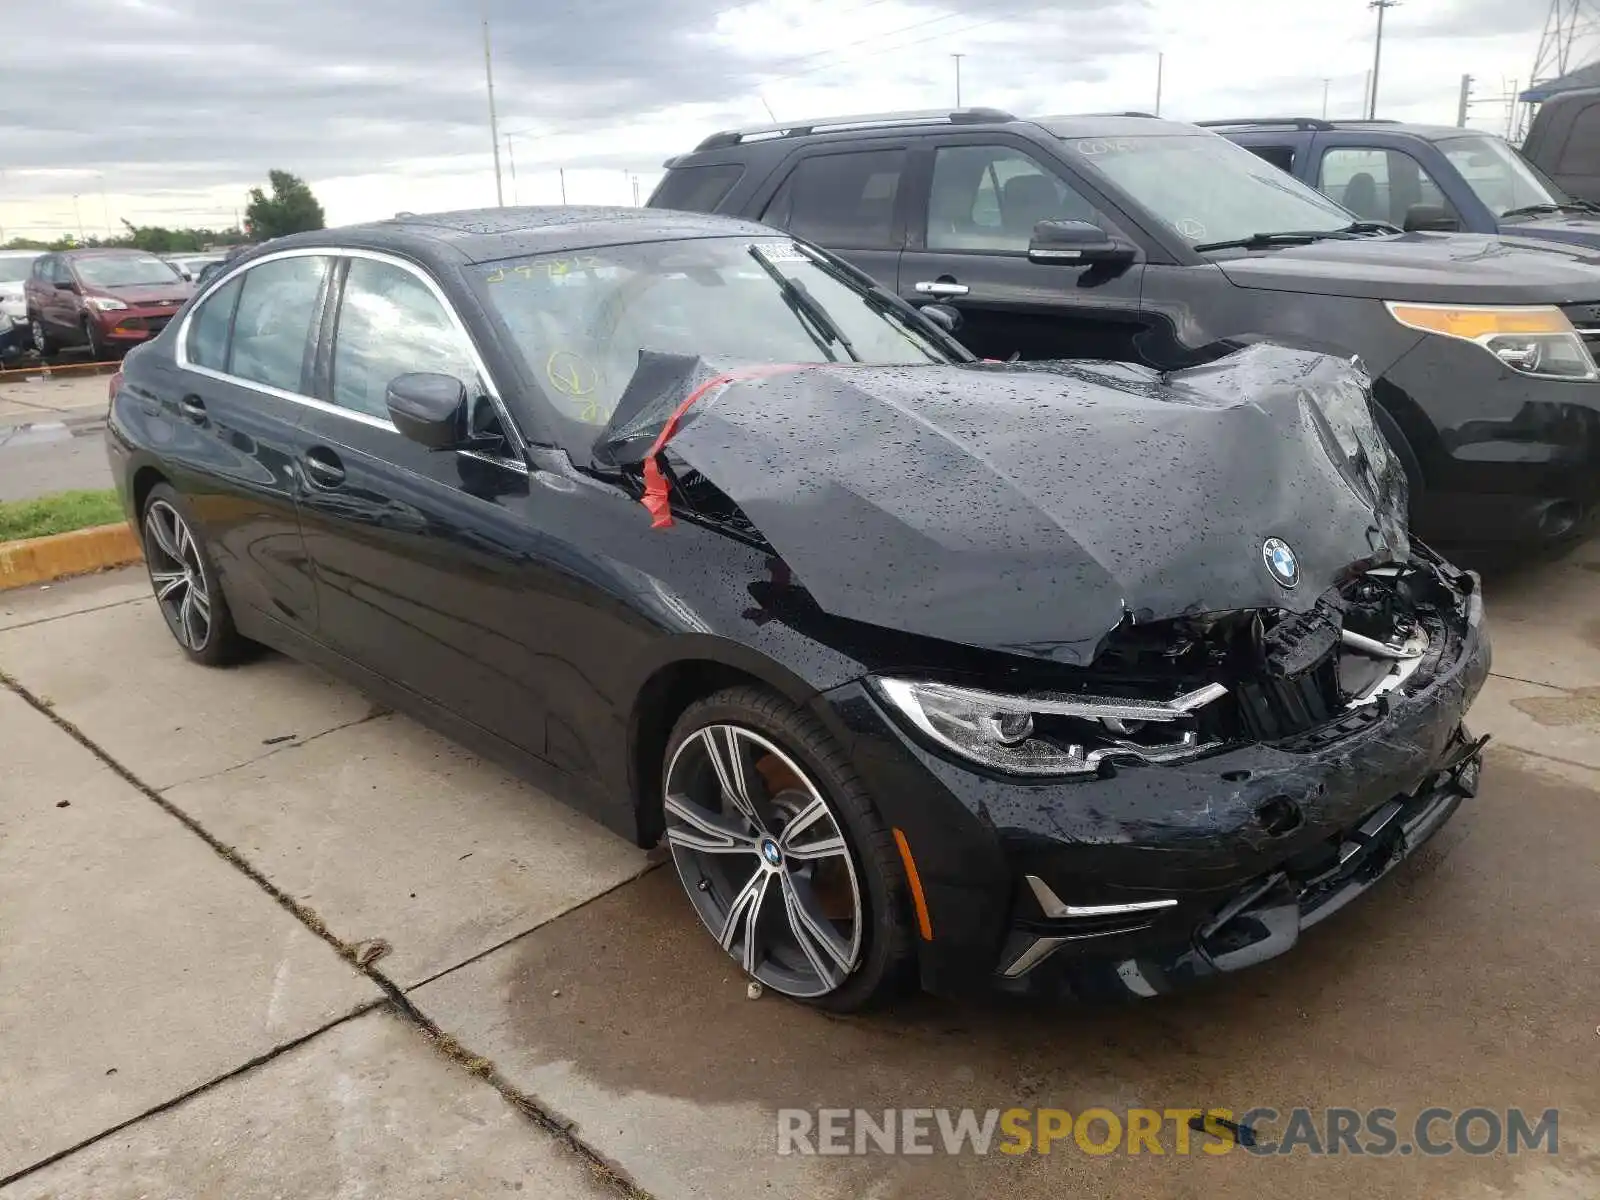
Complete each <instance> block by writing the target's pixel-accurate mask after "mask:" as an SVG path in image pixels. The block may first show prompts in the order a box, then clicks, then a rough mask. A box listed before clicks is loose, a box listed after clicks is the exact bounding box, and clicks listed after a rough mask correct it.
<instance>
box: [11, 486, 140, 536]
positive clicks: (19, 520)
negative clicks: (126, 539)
mask: <svg viewBox="0 0 1600 1200" xmlns="http://www.w3.org/2000/svg"><path fill="white" fill-rule="evenodd" d="M124 520H126V517H125V516H124V514H123V512H122V502H121V501H120V500H118V499H117V493H116V492H115V491H113V490H111V489H109V488H108V489H106V490H105V491H75V492H57V493H56V494H55V495H53V496H40V497H39V498H38V499H36V500H0V542H12V541H17V540H20V539H22V538H35V537H44V536H45V535H46V534H48V533H67V532H70V531H71V530H74V529H89V528H91V527H93V526H95V525H116V524H118V523H120V522H122V521H124Z"/></svg>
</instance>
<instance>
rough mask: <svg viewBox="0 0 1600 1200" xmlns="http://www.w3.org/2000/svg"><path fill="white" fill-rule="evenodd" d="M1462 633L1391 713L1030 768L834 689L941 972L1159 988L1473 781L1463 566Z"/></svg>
mask: <svg viewBox="0 0 1600 1200" xmlns="http://www.w3.org/2000/svg"><path fill="white" fill-rule="evenodd" d="M1469 586H1470V588H1471V590H1470V593H1469V594H1467V595H1465V597H1464V604H1463V606H1462V607H1463V610H1464V611H1463V614H1462V618H1461V619H1460V623H1459V626H1458V628H1457V630H1456V632H1457V634H1458V635H1459V636H1458V638H1457V639H1456V640H1455V645H1454V650H1455V653H1454V655H1453V657H1452V659H1451V661H1449V662H1444V663H1439V664H1437V665H1436V667H1435V668H1434V670H1433V672H1432V674H1431V676H1430V677H1429V678H1428V679H1427V680H1426V681H1425V682H1421V683H1420V684H1419V686H1417V687H1416V688H1415V689H1413V690H1411V691H1409V692H1407V693H1404V694H1401V693H1398V692H1396V693H1394V694H1391V695H1389V696H1386V697H1385V703H1384V706H1383V711H1382V712H1381V715H1379V716H1377V717H1376V719H1372V718H1370V717H1369V718H1368V719H1366V720H1364V721H1363V722H1361V723H1359V724H1354V723H1353V724H1352V726H1351V730H1350V732H1349V733H1348V734H1345V735H1343V736H1337V737H1333V738H1331V739H1328V740H1316V741H1314V742H1313V743H1310V744H1306V743H1302V744H1296V745H1294V746H1293V747H1292V748H1286V747H1285V746H1282V745H1279V746H1273V745H1267V744H1262V743H1253V744H1247V745H1241V746H1237V747H1235V748H1233V749H1230V750H1227V751H1224V752H1222V753H1217V754H1212V755H1210V756H1207V757H1205V758H1201V759H1197V760H1195V761H1192V762H1187V763H1179V764H1166V765H1143V764H1138V763H1129V764H1125V765H1121V766H1119V767H1118V768H1117V769H1116V770H1115V771H1114V772H1112V773H1108V774H1107V775H1104V776H1101V777H1099V778H1094V779H1086V780H1077V781H1072V782H1032V781H1021V780H1016V779H1002V778H998V777H995V776H989V775H982V774H979V773H976V772H973V771H971V770H967V769H964V768H963V767H961V766H960V765H958V764H956V763H953V762H951V761H950V760H949V759H947V758H945V757H943V756H940V755H936V754H933V753H930V752H929V751H928V750H927V749H926V748H924V747H923V746H922V745H919V744H918V743H917V742H916V741H915V740H914V739H913V738H911V737H909V736H907V735H906V734H905V733H904V732H903V731H902V730H901V728H900V727H899V725H898V724H897V723H896V722H895V721H894V720H893V718H892V717H890V716H889V714H888V713H886V712H885V711H883V710H882V708H881V707H880V706H879V704H878V702H877V701H876V700H875V698H874V697H873V696H872V695H871V694H870V692H867V691H866V690H865V689H860V688H857V687H856V686H855V685H851V686H849V687H846V688H842V689H839V690H838V691H836V692H835V693H830V694H829V696H828V697H827V699H828V700H829V701H830V702H831V704H832V707H833V711H834V713H835V715H837V716H838V717H840V718H842V719H843V723H844V724H845V726H846V727H847V728H848V729H849V730H850V731H851V733H852V734H853V735H854V738H853V746H854V755H853V757H854V758H855V761H856V764H857V767H858V769H859V770H860V772H861V773H862V774H863V776H864V777H865V778H866V782H867V783H868V786H869V788H870V789H871V791H872V792H873V794H874V795H875V796H877V797H880V798H884V806H885V808H886V809H887V811H886V812H885V816H886V818H887V819H888V820H889V822H890V824H891V825H892V826H894V827H895V828H896V829H899V830H900V831H901V832H902V833H903V834H904V836H905V838H906V841H907V844H908V846H909V847H910V848H911V850H912V852H913V853H914V854H915V856H916V865H917V869H918V872H919V875H920V881H921V884H922V888H923V891H924V893H925V902H926V905H927V908H928V912H929V916H930V926H931V931H932V934H933V937H932V938H931V939H929V940H925V941H924V942H922V943H921V947H920V949H921V967H922V982H923V984H924V986H925V987H927V988H928V989H929V990H933V991H941V992H954V991H968V990H972V989H973V988H974V987H975V986H983V987H997V988H999V989H1001V990H1004V991H1008V992H1019V993H1028V994H1034V995H1048V996H1074V997H1080V998H1112V997H1130V996H1152V995H1158V994H1162V993H1166V992H1171V991H1175V990H1179V989H1181V988H1184V987H1187V986H1189V985H1192V984H1194V983H1197V982H1199V981H1201V980H1204V979H1206V978H1209V977H1213V976H1216V975H1219V974H1222V973H1225V972H1229V971H1234V970H1238V969H1241V968H1243V967H1246V966H1250V965H1253V964H1255V963H1259V962H1262V961H1265V960H1266V959H1269V958H1272V957H1275V956H1276V955H1279V954H1282V953H1284V952H1285V951H1287V950H1288V949H1290V948H1291V947H1292V946H1293V945H1294V944H1295V943H1296V941H1297V940H1298V938H1299V935H1300V932H1301V931H1302V930H1304V929H1307V928H1309V927H1311V926H1312V925H1315V924H1317V923H1318V922H1320V921H1322V920H1324V919H1326V918H1327V917H1328V916H1330V915H1331V914H1332V913H1334V912H1336V911H1338V909H1340V908H1342V907H1343V906H1344V905H1345V904H1347V903H1349V902H1350V901H1351V900H1352V899H1354V898H1355V897H1356V896H1358V895H1360V894H1361V893H1362V892H1364V891H1366V890H1367V889H1368V888H1370V887H1371V886H1372V885H1373V884H1374V883H1376V882H1377V881H1378V880H1379V879H1380V878H1382V877H1383V876H1384V875H1385V874H1387V873H1388V872H1389V871H1390V870H1392V869H1393V868H1394V866H1395V865H1396V864H1397V863H1398V862H1400V861H1401V860H1402V859H1404V858H1405V857H1407V856H1408V855H1410V854H1412V853H1414V852H1415V850H1416V849H1417V848H1418V847H1419V846H1420V845H1422V844H1423V842H1425V841H1426V840H1427V839H1428V838H1429V837H1431V836H1432V834H1433V833H1434V832H1436V831H1437V830H1438V829H1439V828H1440V827H1441V826H1442V825H1443V824H1444V822H1445V821H1447V820H1448V819H1449V818H1450V816H1451V815H1452V814H1453V813H1454V812H1455V811H1456V809H1457V808H1458V807H1459V805H1460V803H1461V801H1462V799H1463V798H1465V797H1467V796H1470V795H1471V794H1473V793H1474V792H1475V791H1476V787H1477V777H1478V772H1479V770H1480V769H1481V742H1477V741H1474V740H1472V739H1471V738H1470V736H1469V735H1468V734H1467V733H1466V731H1465V728H1464V727H1463V724H1462V720H1463V717H1464V715H1465V713H1466V711H1467V708H1468V707H1469V706H1470V704H1471V703H1472V701H1473V699H1474V698H1475V697H1476V696H1477V693H1478V691H1479V690H1480V688H1481V687H1482V685H1483V682H1484V680H1485V678H1486V677H1487V675H1488V671H1489V661H1490V649H1489V642H1488V637H1487V634H1486V632H1485V630H1484V627H1483V607H1482V600H1481V597H1480V595H1479V594H1478V592H1477V589H1476V587H1475V586H1471V585H1469Z"/></svg>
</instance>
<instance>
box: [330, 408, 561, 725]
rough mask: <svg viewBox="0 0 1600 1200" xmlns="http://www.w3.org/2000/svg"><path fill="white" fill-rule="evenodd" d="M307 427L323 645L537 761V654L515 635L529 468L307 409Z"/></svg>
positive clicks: (541, 706)
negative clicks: (520, 514)
mask: <svg viewBox="0 0 1600 1200" xmlns="http://www.w3.org/2000/svg"><path fill="white" fill-rule="evenodd" d="M303 433H304V441H303V445H304V458H303V468H304V478H305V483H304V487H303V490H302V492H301V495H300V505H301V514H302V516H301V520H302V527H303V529H304V532H305V539H306V546H307V550H308V553H309V554H310V557H311V560H312V562H313V564H314V566H315V571H316V584H317V594H318V601H319V614H320V625H321V640H322V641H323V642H324V643H325V644H327V645H328V646H329V647H330V648H331V649H333V650H336V651H338V652H339V653H340V654H343V655H345V656H347V657H349V658H353V659H355V660H356V661H357V662H359V663H362V664H363V665H365V666H366V667H368V668H369V669H371V670H374V671H376V672H378V673H379V674H381V675H383V676H385V677H386V678H388V679H391V680H393V681H394V682H396V683H399V684H401V685H403V686H405V687H407V688H410V689H411V690H412V691H415V692H419V693H421V694H422V695H424V696H426V697H428V698H429V699H431V700H434V701H436V702H438V703H440V704H442V705H444V706H445V707H446V708H449V709H451V710H452V711H454V712H455V713H456V714H457V715H459V716H462V717H465V718H466V719H467V720H469V721H472V722H473V723H474V724H476V725H478V726H480V727H482V728H484V729H487V730H489V731H490V732H491V733H495V734H497V735H499V736H500V737H503V738H505V739H506V740H507V741H509V742H511V743H512V744H513V745H515V746H518V747H520V748H521V749H523V750H526V751H528V752H529V753H532V754H541V755H542V754H543V752H544V733H545V730H544V719H545V712H546V705H545V698H544V695H543V692H542V685H541V684H540V683H539V680H540V678H541V673H542V672H541V666H542V664H541V662H540V653H539V649H538V646H537V645H536V644H529V643H527V642H523V641H519V638H518V633H517V631H519V630H527V629H528V628H529V620H528V615H529V608H530V605H529V602H528V600H527V598H526V597H525V596H524V594H523V592H522V588H521V585H520V581H519V574H520V571H519V569H520V567H521V566H522V565H523V561H522V560H523V556H522V552H521V545H522V538H523V534H522V530H521V527H520V523H519V521H518V518H517V516H516V515H515V512H514V508H513V507H510V506H518V505H520V504H521V503H525V502H526V499H527V496H528V477H527V475H526V473H525V472H523V471H521V470H519V469H517V468H516V467H514V466H512V465H510V464H509V463H500V462H495V461H488V460H485V459H483V458H478V457H475V456H472V455H467V454H460V453H455V452H451V451H434V450H428V449H426V448H425V447H423V446H421V445H419V444H417V443H415V442H412V441H410V440H409V439H407V438H405V437H403V436H402V435H401V434H399V433H397V432H396V431H395V430H394V429H393V428H389V427H385V426H383V425H382V424H380V423H378V422H377V421H375V420H374V421H360V420H355V419H352V418H351V417H350V416H348V415H346V414H344V413H334V412H326V411H320V410H316V411H311V412H309V413H308V414H307V417H306V420H305V422H304V425H303Z"/></svg>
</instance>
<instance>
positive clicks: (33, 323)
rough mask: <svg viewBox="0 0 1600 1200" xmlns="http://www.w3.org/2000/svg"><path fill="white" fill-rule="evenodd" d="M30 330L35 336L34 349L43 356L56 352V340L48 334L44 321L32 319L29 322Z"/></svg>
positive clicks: (36, 318)
mask: <svg viewBox="0 0 1600 1200" xmlns="http://www.w3.org/2000/svg"><path fill="white" fill-rule="evenodd" d="M28 329H29V332H30V333H31V334H32V336H33V348H34V349H35V350H36V351H38V352H39V353H40V354H41V355H45V354H54V353H55V352H56V340H55V338H53V337H51V336H50V334H49V333H48V332H46V330H45V327H44V321H42V320H41V319H40V318H38V317H31V318H29V320H28Z"/></svg>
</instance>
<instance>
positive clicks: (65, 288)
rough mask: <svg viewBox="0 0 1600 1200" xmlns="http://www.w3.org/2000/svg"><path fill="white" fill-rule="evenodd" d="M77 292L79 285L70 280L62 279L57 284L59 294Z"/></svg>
mask: <svg viewBox="0 0 1600 1200" xmlns="http://www.w3.org/2000/svg"><path fill="white" fill-rule="evenodd" d="M77 290H78V285H77V284H75V283H73V282H72V280H70V279H62V280H58V281H57V282H56V291H58V292H75V291H77Z"/></svg>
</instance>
